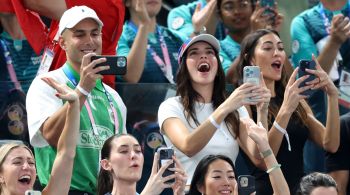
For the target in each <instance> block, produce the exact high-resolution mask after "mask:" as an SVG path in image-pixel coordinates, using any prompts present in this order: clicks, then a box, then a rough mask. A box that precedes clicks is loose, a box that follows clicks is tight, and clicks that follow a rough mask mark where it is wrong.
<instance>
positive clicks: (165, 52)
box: [117, 0, 185, 83]
mask: <svg viewBox="0 0 350 195" xmlns="http://www.w3.org/2000/svg"><path fill="white" fill-rule="evenodd" d="M161 5H162V0H155V1H154V0H152V1H150V0H145V1H142V0H127V1H126V8H127V10H128V12H127V13H129V15H130V18H127V20H126V21H125V24H124V26H123V33H122V36H121V38H120V40H119V42H118V48H117V53H118V55H124V56H127V60H128V71H129V72H130V73H128V74H127V75H125V76H123V80H124V81H126V82H131V83H137V82H141V83H175V79H174V74H176V72H177V69H178V64H177V51H178V48H179V47H180V45H181V43H182V41H183V40H184V39H185V37H184V36H181V35H180V34H179V33H174V31H170V30H169V29H167V28H166V27H163V26H161V25H159V24H157V21H156V16H157V15H158V13H159V11H160V8H161Z"/></svg>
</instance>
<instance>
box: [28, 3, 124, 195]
mask: <svg viewBox="0 0 350 195" xmlns="http://www.w3.org/2000/svg"><path fill="white" fill-rule="evenodd" d="M102 26H103V23H102V22H101V20H100V19H99V18H98V16H97V15H96V13H95V11H94V10H92V9H90V8H88V7H86V6H76V7H72V8H71V9H68V10H67V11H65V12H64V14H63V15H62V17H61V20H60V23H59V30H58V36H59V39H58V43H59V45H60V47H61V48H62V49H63V50H65V51H66V57H67V61H66V63H65V64H64V65H63V66H62V67H61V68H59V69H57V70H54V71H51V72H48V73H45V74H42V75H40V76H38V77H37V78H35V79H34V81H33V83H32V84H31V86H30V88H29V91H28V94H27V112H28V126H29V134H30V141H31V144H32V145H33V146H34V150H35V156H36V163H37V172H38V176H39V180H40V182H41V184H42V185H44V186H45V185H47V182H48V180H49V177H50V175H49V173H50V171H49V170H51V169H52V162H53V160H54V158H55V156H56V146H57V140H58V138H59V137H60V135H61V132H62V128H63V126H64V124H65V120H66V115H65V113H66V110H67V108H68V104H67V103H66V102H62V101H61V100H60V99H59V98H57V97H56V96H55V94H56V93H57V92H56V91H55V90H53V89H52V88H51V87H50V86H49V85H47V84H46V83H45V82H43V81H42V80H41V78H42V77H50V78H53V79H54V80H56V81H57V82H59V83H61V84H62V85H67V86H69V87H71V88H73V89H75V90H76V92H77V93H78V94H79V99H80V107H81V113H80V137H79V141H78V145H77V149H76V156H75V162H74V168H73V176H72V180H71V186H70V192H69V195H83V194H95V193H96V180H97V173H98V167H99V152H100V149H101V147H102V144H103V142H104V141H105V140H106V139H107V138H108V137H110V136H112V135H113V134H120V133H125V132H126V128H125V121H126V107H125V105H124V103H123V101H122V100H121V98H120V96H119V95H118V93H117V92H116V91H115V90H114V89H112V88H110V87H109V86H107V85H106V84H104V83H103V82H102V81H101V79H102V75H101V74H99V72H100V71H102V70H106V69H108V68H109V67H108V66H100V67H96V68H95V65H96V64H99V63H101V62H104V61H105V60H106V59H105V58H100V59H97V60H93V61H91V57H92V56H95V55H100V54H101V50H102V38H101V28H102Z"/></svg>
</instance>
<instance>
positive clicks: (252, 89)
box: [221, 83, 260, 112]
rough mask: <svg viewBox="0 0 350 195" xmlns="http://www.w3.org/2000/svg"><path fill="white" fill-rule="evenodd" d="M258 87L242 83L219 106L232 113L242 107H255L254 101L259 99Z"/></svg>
mask: <svg viewBox="0 0 350 195" xmlns="http://www.w3.org/2000/svg"><path fill="white" fill-rule="evenodd" d="M258 90H259V86H257V85H254V84H252V83H244V84H243V85H241V86H239V87H238V88H237V89H235V90H234V91H233V92H232V93H231V95H230V96H229V97H228V98H227V99H226V100H225V102H224V103H223V104H221V106H224V107H225V108H227V110H228V112H233V111H234V110H237V109H238V108H239V107H241V106H243V105H256V104H257V103H258V102H257V101H255V100H256V99H258V98H260V93H259V92H258Z"/></svg>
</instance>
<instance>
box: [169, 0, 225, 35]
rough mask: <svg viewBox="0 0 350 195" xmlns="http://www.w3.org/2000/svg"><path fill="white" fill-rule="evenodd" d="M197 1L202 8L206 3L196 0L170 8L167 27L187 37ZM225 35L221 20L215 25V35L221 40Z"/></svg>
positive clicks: (204, 0) (190, 30)
mask: <svg viewBox="0 0 350 195" xmlns="http://www.w3.org/2000/svg"><path fill="white" fill-rule="evenodd" d="M198 3H201V4H202V8H203V7H204V6H205V5H206V4H207V2H206V0H197V1H194V2H192V3H189V4H187V5H181V6H179V7H176V8H174V9H172V10H171V11H170V12H169V14H168V20H167V23H168V28H169V29H171V30H175V31H179V32H181V33H182V34H185V35H186V36H187V37H189V36H190V35H191V34H192V33H193V26H192V15H193V13H194V10H195V9H196V6H197V4H198ZM225 36H226V30H225V27H224V25H223V24H222V22H219V23H218V25H217V27H216V32H215V37H216V38H217V39H219V40H222V39H224V38H225Z"/></svg>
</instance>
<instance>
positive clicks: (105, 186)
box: [97, 134, 187, 195]
mask: <svg viewBox="0 0 350 195" xmlns="http://www.w3.org/2000/svg"><path fill="white" fill-rule="evenodd" d="M101 159H102V160H101V168H100V173H99V176H98V184H97V194H98V195H122V194H130V195H134V194H136V195H138V193H137V192H136V183H137V181H139V180H140V178H141V174H142V167H143V160H144V159H143V154H142V151H141V146H140V144H139V142H138V141H137V140H136V139H135V138H134V137H133V136H132V135H128V134H121V135H114V136H112V137H110V138H108V139H107V140H106V141H105V143H104V144H103V147H102V150H101ZM158 159H159V155H158V153H155V156H154V160H153V167H152V172H151V176H150V178H149V180H148V182H147V184H146V186H145V187H144V189H143V191H142V192H141V195H149V194H152V195H157V194H160V193H161V192H162V191H163V190H164V189H165V188H172V189H173V191H174V194H175V195H183V193H184V188H185V184H186V178H187V177H186V174H185V172H184V171H183V169H182V167H181V164H180V163H179V162H178V161H177V159H176V158H173V161H168V162H167V163H166V164H165V165H163V166H162V167H160V168H159V169H158ZM172 162H175V168H168V166H169V165H170V164H171V163H172ZM166 169H169V170H170V171H174V174H172V175H169V176H165V177H163V176H162V175H163V173H164V171H165V170H166ZM172 179H175V183H168V181H169V180H172Z"/></svg>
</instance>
